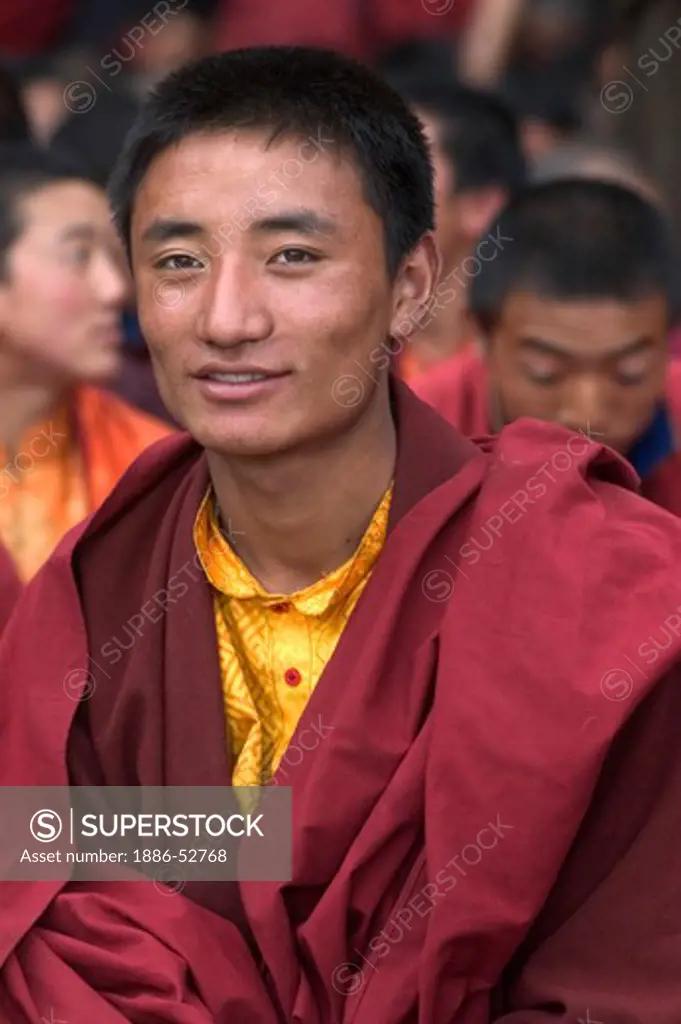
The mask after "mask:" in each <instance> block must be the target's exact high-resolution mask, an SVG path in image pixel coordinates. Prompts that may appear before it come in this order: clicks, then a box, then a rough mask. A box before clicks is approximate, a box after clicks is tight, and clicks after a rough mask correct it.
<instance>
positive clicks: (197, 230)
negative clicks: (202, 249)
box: [142, 219, 204, 242]
mask: <svg viewBox="0 0 681 1024" xmlns="http://www.w3.org/2000/svg"><path fill="white" fill-rule="evenodd" d="M203 230H204V229H203V228H202V227H201V225H200V224H196V223H194V221H191V220H176V219H169V220H153V221H152V222H151V224H150V225H149V227H148V228H147V229H146V230H145V232H144V234H143V235H142V241H143V242H167V241H168V240H169V239H171V238H196V236H197V235H201V234H203Z"/></svg>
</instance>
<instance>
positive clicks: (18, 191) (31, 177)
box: [0, 142, 91, 277]
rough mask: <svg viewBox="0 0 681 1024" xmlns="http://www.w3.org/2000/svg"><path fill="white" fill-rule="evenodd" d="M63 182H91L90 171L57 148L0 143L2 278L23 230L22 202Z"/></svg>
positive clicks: (0, 257) (0, 252)
mask: <svg viewBox="0 0 681 1024" xmlns="http://www.w3.org/2000/svg"><path fill="white" fill-rule="evenodd" d="M61 181H91V177H90V174H89V172H88V170H87V168H85V167H83V166H81V164H80V163H78V162H77V161H76V160H75V159H74V158H72V157H71V156H70V155H67V154H65V153H61V152H59V151H58V150H56V149H54V150H53V149H43V148H41V147H39V146H36V145H34V144H33V143H30V142H14V143H12V142H5V143H0V277H4V276H5V275H6V273H7V253H8V250H9V249H10V248H11V246H12V245H13V244H14V242H16V240H17V239H18V238H19V237H20V235H21V232H22V230H23V223H22V217H21V203H22V201H23V200H24V199H25V198H26V197H27V196H29V195H31V194H33V193H34V192H38V191H39V190H40V189H42V188H45V187H46V186H48V185H53V184H56V183H57V182H61Z"/></svg>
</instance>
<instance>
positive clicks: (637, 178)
mask: <svg viewBox="0 0 681 1024" xmlns="http://www.w3.org/2000/svg"><path fill="white" fill-rule="evenodd" d="M530 177H531V180H532V181H534V182H537V183H538V184H541V183H542V182H547V181H557V180H560V179H561V178H596V179H598V180H600V181H610V182H613V183H614V184H615V185H622V186H623V187H624V188H628V189H631V190H632V191H633V192H638V193H639V195H641V196H643V198H644V199H647V200H648V201H649V202H651V203H654V204H655V206H658V207H659V208H660V209H662V210H663V211H664V213H665V215H667V216H671V208H670V204H669V201H668V199H667V197H666V196H664V195H663V194H662V190H661V189H660V186H659V184H658V182H657V181H655V180H654V179H653V177H652V176H651V175H650V174H649V172H648V171H647V169H646V168H644V167H643V165H642V164H641V163H639V161H638V160H637V159H636V158H635V157H633V156H632V155H631V154H630V153H627V152H626V151H625V150H623V149H618V148H617V147H615V146H605V145H603V144H602V143H596V142H590V141H589V140H588V139H584V140H583V141H578V140H574V141H572V142H567V143H564V144H563V145H561V146H558V147H556V148H555V149H553V150H551V152H549V153H546V154H544V155H543V156H542V157H539V158H538V159H536V160H535V161H534V162H533V164H532V167H531V172H530ZM679 273H680V274H681V268H679ZM669 351H670V353H671V355H672V356H674V357H675V358H676V357H678V356H679V355H681V324H680V325H678V326H677V327H675V328H674V329H673V330H672V331H671V333H670V335H669Z"/></svg>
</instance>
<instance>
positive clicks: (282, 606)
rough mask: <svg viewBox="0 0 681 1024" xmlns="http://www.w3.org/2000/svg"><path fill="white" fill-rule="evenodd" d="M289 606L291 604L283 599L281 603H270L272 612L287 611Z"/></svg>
mask: <svg viewBox="0 0 681 1024" xmlns="http://www.w3.org/2000/svg"><path fill="white" fill-rule="evenodd" d="M290 607H291V605H290V604H288V603H287V602H286V601H284V602H283V603H282V604H273V605H272V611H273V612H287V611H288V610H289V608H290Z"/></svg>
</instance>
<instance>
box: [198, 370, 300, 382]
mask: <svg viewBox="0 0 681 1024" xmlns="http://www.w3.org/2000/svg"><path fill="white" fill-rule="evenodd" d="M276 376H281V374H269V373H208V374H206V376H205V377H204V378H203V380H215V381H218V383H220V384H255V383H257V382H259V381H263V380H274V379H275V377H276Z"/></svg>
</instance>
